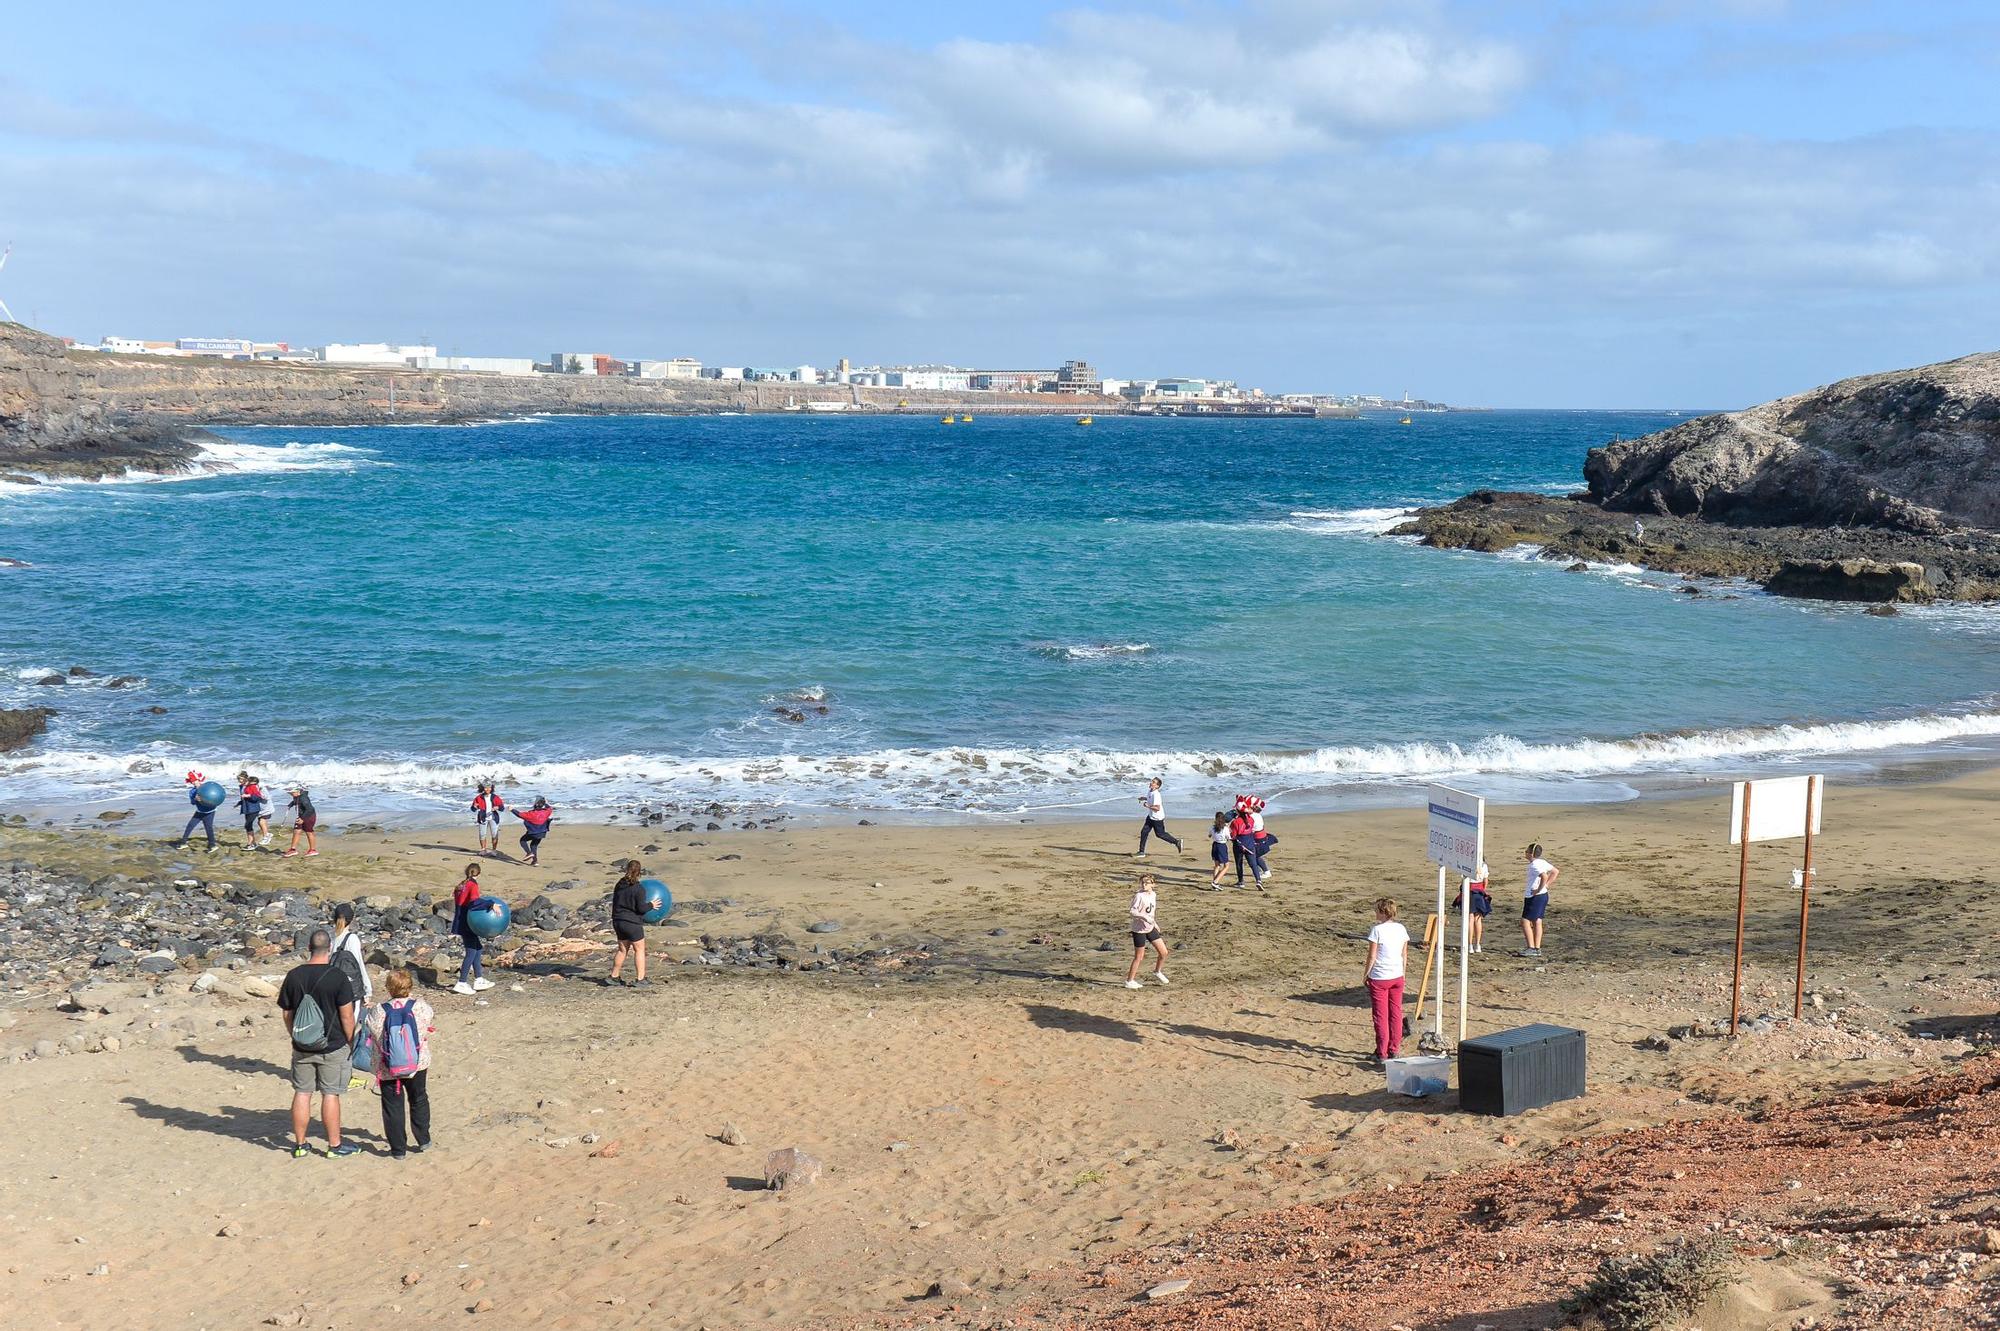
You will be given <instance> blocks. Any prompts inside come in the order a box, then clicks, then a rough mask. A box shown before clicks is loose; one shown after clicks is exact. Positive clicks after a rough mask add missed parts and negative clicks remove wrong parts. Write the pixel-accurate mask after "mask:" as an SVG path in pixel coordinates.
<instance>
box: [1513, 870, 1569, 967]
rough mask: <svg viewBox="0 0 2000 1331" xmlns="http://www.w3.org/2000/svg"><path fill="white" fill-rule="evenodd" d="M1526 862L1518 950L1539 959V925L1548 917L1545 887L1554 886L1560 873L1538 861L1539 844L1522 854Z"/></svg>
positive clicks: (1540, 942) (1546, 890)
mask: <svg viewBox="0 0 2000 1331" xmlns="http://www.w3.org/2000/svg"><path fill="white" fill-rule="evenodd" d="M1526 859H1527V861H1528V888H1527V893H1526V895H1525V896H1523V898H1522V900H1521V937H1522V939H1523V940H1524V941H1525V943H1526V946H1525V947H1523V948H1522V949H1521V955H1522V956H1524V957H1539V956H1541V955H1542V922H1543V920H1544V919H1545V918H1546V917H1547V915H1548V913H1549V884H1551V883H1553V882H1555V880H1556V879H1557V877H1559V876H1560V875H1561V873H1562V870H1561V869H1558V868H1556V866H1555V865H1553V864H1550V863H1549V862H1548V861H1547V860H1545V859H1543V858H1542V843H1541V842H1539V841H1537V842H1536V843H1535V844H1533V845H1532V846H1529V847H1528V849H1527V852H1526Z"/></svg>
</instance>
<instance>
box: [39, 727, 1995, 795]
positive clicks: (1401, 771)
mask: <svg viewBox="0 0 2000 1331" xmlns="http://www.w3.org/2000/svg"><path fill="white" fill-rule="evenodd" d="M1996 737H2000V711H1977V712H1966V713H1959V714H1952V715H1932V716H1916V717H1907V718H1903V719H1899V720H1891V721H1850V722H1831V723H1826V724H1819V725H1782V726H1767V727H1755V728H1743V729H1725V730H1710V731H1700V732H1695V733H1690V734H1679V735H1642V736H1635V737H1633V738H1629V739H1609V740H1599V739H1586V740H1577V741H1574V742H1570V743H1562V744H1533V743H1528V742H1525V741H1522V740H1518V739H1515V738H1512V737H1511V736H1506V735H1495V736H1491V737H1489V738H1486V739H1483V740H1480V741H1479V742H1477V743H1474V744H1470V745H1465V746H1460V745H1456V744H1430V743H1423V742H1410V743H1402V744H1376V745H1330V746H1326V747H1322V748H1316V749H1310V750H1303V751H1298V752H1290V753H1256V752H1233V751H1226V750H1160V751H1152V752H1144V751H1129V752H1127V751H1111V750H1101V749H1076V748H1066V749H1029V748H974V747H954V748H942V749H877V750H870V751H865V752H857V753H848V754H802V753H771V754H763V755H757V756H751V757H737V758H726V759H725V758H718V759H711V760H704V759H695V758H682V757H677V756H672V755H662V754H632V753H627V754H613V755H607V756H604V757H597V758H584V759H575V760H569V761H560V762H542V763H536V762H516V761H507V760H504V759H495V758H490V757H472V756H465V757H445V758H439V759H435V760H419V759H378V760H359V761H340V760H330V759H293V760H279V761H273V760H270V759H268V758H266V757H254V758H243V757H238V756H230V755H221V756H218V755H217V754H215V753H213V752H193V751H189V750H185V749H181V748H178V747H175V746H165V745H163V746H159V747H156V748H154V749H152V750H149V751H147V752H143V753H134V754H122V755H112V754H101V753H91V752H81V751H69V750H57V751H53V752H46V753H28V754H21V755H15V756H12V757H9V758H7V759H4V760H0V777H4V778H6V779H7V781H8V783H9V784H10V785H11V786H13V787H14V788H15V789H16V790H17V791H20V790H25V789H26V788H28V787H30V786H33V787H37V788H41V789H43V790H44V791H46V792H48V793H56V792H61V793H63V794H64V795H65V796H66V797H74V796H75V795H78V794H86V795H88V796H90V797H93V798H101V799H111V798H130V797H135V796H144V797H146V798H155V799H157V798H162V797H170V796H172V795H173V794H175V793H177V792H178V785H177V783H175V782H174V781H173V780H172V776H173V774H174V773H176V772H179V771H181V770H184V769H185V768H188V767H201V768H203V769H205V770H210V771H218V770H219V771H235V770H236V769H237V768H239V767H248V768H249V769H250V770H251V771H254V772H258V773H260V774H262V775H263V776H265V777H266V778H267V779H269V780H272V781H275V782H279V783H289V782H292V781H300V782H303V783H305V784H306V785H307V786H309V787H311V788H313V789H314V790H315V791H317V792H320V793H322V794H324V795H325V796H326V797H327V800H328V802H329V804H331V805H337V804H338V803H340V792H343V791H344V792H349V793H351V794H352V795H353V796H354V797H355V799H357V800H359V799H366V800H369V801H373V802H377V803H379V802H380V801H381V800H383V799H384V798H393V799H394V800H396V801H398V802H400V803H403V804H406V805H409V806H413V807H416V808H428V809H440V810H442V809H455V808H456V807H457V806H458V805H459V804H461V803H463V801H464V799H465V797H466V792H467V791H469V790H470V789H471V788H472V786H473V784H474V783H475V782H477V781H479V780H482V779H487V778H493V779H497V780H499V781H500V782H501V784H502V785H503V786H505V787H507V788H508V789H511V790H515V791H519V792H522V793H533V794H542V795H547V796H549V797H550V798H551V799H553V800H556V801H557V802H558V803H564V804H570V805H583V806H590V807H607V806H612V805H616V804H618V803H621V802H628V801H633V800H654V801H666V802H676V801H678V802H682V803H695V802H706V801H709V800H720V801H723V802H725V803H735V804H763V805H793V806H807V807H822V808H856V809H909V810H953V811H967V810H970V811H977V812H992V813H997V812H1012V811H1020V810H1025V809H1029V808H1047V807H1056V806H1075V805H1080V804H1086V803H1089V802H1092V801H1094V800H1098V799H1103V798H1110V797H1113V796H1115V795H1117V794H1119V793H1129V791H1128V789H1127V788H1128V787H1132V786H1134V785H1136V784H1138V783H1139V782H1141V781H1143V780H1144V779H1146V778H1148V777H1152V776H1160V777H1164V778H1165V779H1166V780H1167V782H1168V784H1169V786H1170V787H1171V788H1172V789H1174V790H1175V791H1176V792H1177V798H1180V799H1183V800H1186V799H1196V798H1199V797H1201V796H1204V795H1207V794H1215V795H1222V794H1226V793H1229V792H1233V791H1239V790H1246V789H1247V790H1261V791H1265V792H1270V791H1273V790H1281V789H1282V790H1288V791H1292V792H1316V791H1326V792H1335V791H1343V790H1356V789H1359V790H1368V789H1373V790H1376V791H1381V790H1386V789H1388V788H1391V787H1398V786H1409V785H1415V784H1421V783H1424V782H1427V781H1436V780H1446V779H1452V778H1459V779H1478V778H1481V777H1487V778H1493V779H1496V780H1504V781H1505V782H1506V783H1507V785H1508V788H1509V789H1510V790H1514V789H1522V788H1523V784H1522V783H1531V784H1539V785H1543V786H1550V785H1553V786H1556V787H1561V786H1563V785H1564V784H1565V783H1570V782H1576V781H1581V780H1586V779H1594V778H1602V777H1624V776H1643V775H1654V776H1658V775H1666V774H1683V773H1685V774H1698V773H1703V772H1711V771H1715V770H1718V769H1726V770H1729V771H1732V772H1734V771H1740V770H1742V769H1744V768H1745V767H1747V766H1758V767H1769V766H1774V765H1775V766H1781V767H1787V766H1792V765H1794V764H1796V763H1798V762H1801V761H1803V760H1806V759H1818V758H1824V757H1837V756H1841V755H1855V754H1867V753H1883V752H1886V751H1890V750H1909V749H1917V748H1921V747H1924V746H1926V745H1932V744H1937V743H1941V742H1947V741H1953V740H1977V739H1992V738H1996Z"/></svg>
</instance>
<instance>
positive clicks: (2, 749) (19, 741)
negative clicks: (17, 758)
mask: <svg viewBox="0 0 2000 1331" xmlns="http://www.w3.org/2000/svg"><path fill="white" fill-rule="evenodd" d="M55 714H56V713H55V709H54V708H52V707H7V708H0V753H7V752H10V751H11V750H14V749H21V748H26V747H27V746H28V743H29V742H30V741H31V740H33V739H35V738H36V737H37V736H38V735H40V734H41V733H42V732H43V731H45V730H47V729H48V728H49V718H50V717H52V716H54V715H55Z"/></svg>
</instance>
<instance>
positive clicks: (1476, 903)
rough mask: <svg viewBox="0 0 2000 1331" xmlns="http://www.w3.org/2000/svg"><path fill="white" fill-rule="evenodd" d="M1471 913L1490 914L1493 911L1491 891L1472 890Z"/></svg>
mask: <svg viewBox="0 0 2000 1331" xmlns="http://www.w3.org/2000/svg"><path fill="white" fill-rule="evenodd" d="M1472 913H1473V914H1474V915H1491V914H1492V913H1493V894H1492V893H1491V892H1474V893H1473V894H1472Z"/></svg>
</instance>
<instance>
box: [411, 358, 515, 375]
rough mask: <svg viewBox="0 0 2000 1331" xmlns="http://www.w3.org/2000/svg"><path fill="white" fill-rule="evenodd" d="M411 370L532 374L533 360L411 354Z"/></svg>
mask: <svg viewBox="0 0 2000 1331" xmlns="http://www.w3.org/2000/svg"><path fill="white" fill-rule="evenodd" d="M408 364H409V366H410V368H411V369H413V370H456V371H460V372H462V373H466V374H533V373H534V372H535V362H534V361H532V360H530V359H529V358H528V357H526V356H412V357H410V359H409V361H408Z"/></svg>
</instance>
